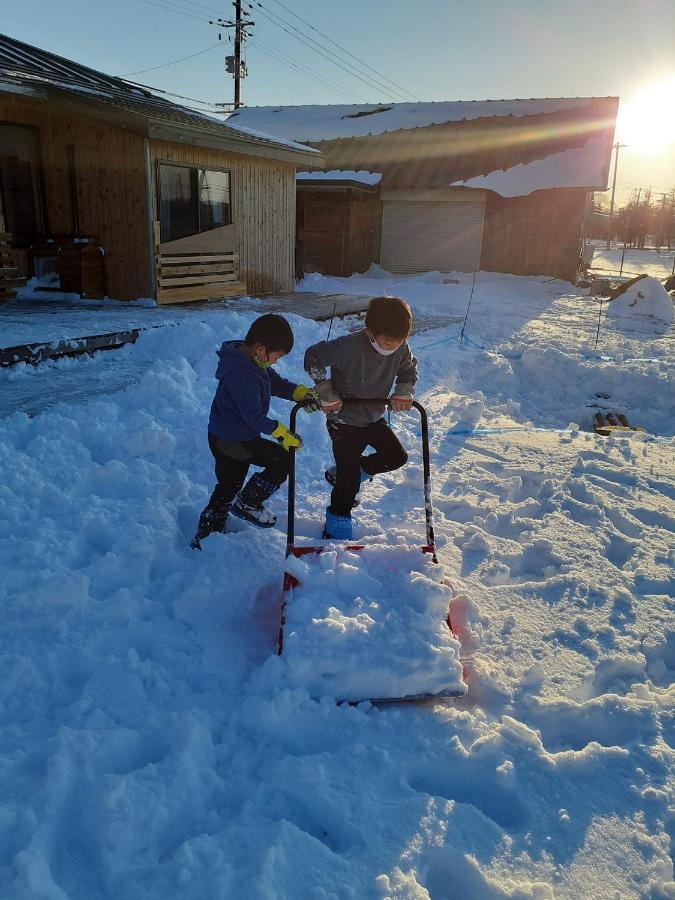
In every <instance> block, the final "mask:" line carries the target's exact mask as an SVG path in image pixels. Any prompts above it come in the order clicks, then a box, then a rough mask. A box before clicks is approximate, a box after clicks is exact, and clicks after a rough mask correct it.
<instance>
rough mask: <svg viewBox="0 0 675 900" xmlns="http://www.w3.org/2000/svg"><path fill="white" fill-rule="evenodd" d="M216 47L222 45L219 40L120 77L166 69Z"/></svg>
mask: <svg viewBox="0 0 675 900" xmlns="http://www.w3.org/2000/svg"><path fill="white" fill-rule="evenodd" d="M216 47H222V44H221V42H220V41H218V43H216V44H211V45H210V46H208V47H204V49H203V50H197V52H196V53H191V54H190V55H189V56H181V57H180V59H172V60H171V62H165V63H162V64H161V65H159V66H149V67H148V68H147V69H137V70H136V71H135V72H127V74H126V75H122V76H121V77H122V78H126V77H127V76H128V75H142V74H143V72H154V71H155V70H156V69H166V68H167V66H175V65H176V63H180V62H184V61H185V60H186V59H194V58H195V56H201V54H202V53H207V52H208V51H209V50H214V49H215V48H216Z"/></svg>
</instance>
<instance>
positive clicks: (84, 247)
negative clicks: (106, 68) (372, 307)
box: [0, 35, 322, 302]
mask: <svg viewBox="0 0 675 900" xmlns="http://www.w3.org/2000/svg"><path fill="white" fill-rule="evenodd" d="M321 165H322V163H321V154H320V153H319V152H318V151H316V150H314V149H311V148H309V147H304V146H301V145H299V144H296V143H294V142H292V141H288V140H285V139H282V138H279V139H277V138H274V137H271V136H269V135H266V134H258V133H251V132H250V131H248V130H247V129H246V128H243V127H242V128H239V127H234V126H233V125H232V124H227V123H224V122H222V121H219V120H218V119H216V118H215V117H212V116H209V115H207V114H205V113H204V114H202V113H200V112H195V111H194V110H192V109H188V108H186V107H183V106H180V105H177V104H175V103H172V102H170V101H169V100H167V99H164V98H163V97H158V96H156V95H155V94H153V93H152V92H151V91H150V90H148V89H146V88H144V87H142V86H139V85H135V84H132V83H130V82H127V81H124V80H122V79H119V78H113V77H110V76H108V75H105V74H103V73H101V72H97V71H95V70H92V69H89V68H87V67H86V66H81V65H79V64H77V63H74V62H72V61H70V60H67V59H63V58H61V57H59V56H56V55H55V54H52V53H47V52H46V51H43V50H40V49H38V48H36V47H32V46H30V45H27V44H23V43H21V42H20V41H16V40H14V39H12V38H9V37H6V36H3V35H0V205H1V206H2V207H3V208H4V214H5V220H6V222H5V227H6V229H7V230H8V231H9V232H10V233H11V237H12V247H13V252H14V254H15V257H16V258H17V260H18V261H19V264H20V266H21V267H22V268H23V270H24V274H26V275H28V276H31V275H34V274H36V275H40V274H45V272H47V270H48V269H49V267H50V266H51V267H52V269H53V270H54V271H53V273H52V274H53V275H54V279H53V281H52V283H53V284H55V285H57V286H58V284H59V280H58V279H59V278H60V279H61V287H62V288H64V289H68V290H76V291H77V292H79V293H85V294H89V295H93V296H97V295H98V296H100V295H102V294H103V293H105V294H107V295H108V296H110V297H114V298H117V299H135V298H141V297H155V298H156V299H157V300H158V301H159V302H182V301H185V300H199V299H209V298H218V297H224V296H229V295H233V294H237V293H243V292H245V291H246V290H248V291H252V292H256V293H258V292H264V291H273V290H289V289H291V288H292V285H293V278H294V244H295V173H296V171H297V169H298V168H305V167H307V166H318V167H321ZM66 278H67V279H68V284H67V285H66V284H65V281H66ZM78 288H79V290H78Z"/></svg>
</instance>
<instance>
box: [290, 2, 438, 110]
mask: <svg viewBox="0 0 675 900" xmlns="http://www.w3.org/2000/svg"><path fill="white" fill-rule="evenodd" d="M273 2H274V3H276V4H277V6H281V7H282V8H283V9H285V10H286V11H287V12H289V13H291V15H293V16H295V18H296V19H299V20H300V21H301V22H303V23H304V24H305V25H307V27H308V28H311V29H312V31H316V33H317V34H320V35H321V37H323V38H325V39H326V40H327V41H330V43H331V44H333V45H334V46H336V47H337V48H338V49H339V50H341V51H342V52H343V53H346V54H347V56H351V58H352V59H354V60H356V62H358V63H360V64H361V65H362V66H364V68H366V69H369V70H370V71H371V72H373V73H374V74H375V75H379V76H380V77H381V78H384V80H385V81H388V82H390V83H391V84H393V85H394V86H395V87H397V88H399V89H400V90H401V91H403V93H405V94H408V96H410V97H412V99H413V100H416V101H419V99H420V98H419V97H417V96H416V95H415V94H413V93H411V92H410V91H409V90H408V89H407V88H404V87H403V86H402V85H400V84H398V82H396V81H394V79H393V78H389V76H388V75H385V74H384V72H379V71H378V70H377V69H374V68H373V67H372V66H369V65H368V63H367V62H365V61H364V60H362V59H360V57H358V56H355V54H353V53H351V52H350V51H349V50H347V48H346V47H343V46H342V44H338V42H337V41H336V40H334V39H333V38H332V37H330V36H329V35H327V34H325V33H324V32H323V31H321V30H320V29H319V28H317V27H316V26H314V25H312V24H311V22H308V21H307V20H306V19H303V18H302V16H299V15H298V14H297V13H296V12H294V11H293V10H292V9H290V7H288V6H286V4H285V3H282V2H281V0H273Z"/></svg>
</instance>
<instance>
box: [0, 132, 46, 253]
mask: <svg viewBox="0 0 675 900" xmlns="http://www.w3.org/2000/svg"><path fill="white" fill-rule="evenodd" d="M38 158H39V151H38V135H37V130H36V129H34V128H29V127H28V126H26V125H10V124H5V123H2V122H0V199H1V200H2V208H3V210H4V213H5V228H6V229H7V231H9V232H10V234H11V235H12V242H13V243H15V244H24V245H25V244H31V243H32V242H33V241H34V240H35V238H36V237H37V236H38V235H41V234H43V233H44V223H43V220H42V203H41V195H40V180H39V171H38Z"/></svg>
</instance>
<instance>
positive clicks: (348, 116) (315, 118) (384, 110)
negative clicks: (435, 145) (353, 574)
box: [228, 97, 594, 141]
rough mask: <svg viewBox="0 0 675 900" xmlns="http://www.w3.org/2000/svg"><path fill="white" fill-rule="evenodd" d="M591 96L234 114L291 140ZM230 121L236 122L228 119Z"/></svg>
mask: <svg viewBox="0 0 675 900" xmlns="http://www.w3.org/2000/svg"><path fill="white" fill-rule="evenodd" d="M593 99H594V98H592V97H574V98H567V99H566V98H559V99H551V98H545V99H539V100H537V99H532V100H454V101H442V102H434V103H379V104H378V103H366V104H331V105H323V106H320V105H314V106H252V107H247V108H246V109H240V110H238V111H237V112H236V113H233V114H232V115H231V116H230V118H229V119H228V122H231V121H232V120H233V119H236V120H237V126H236V127H239V125H238V123H239V122H241V124H242V125H245V126H246V127H247V128H248V127H250V128H260V129H261V130H262V131H268V132H270V133H271V134H276V135H280V136H281V137H286V138H290V139H291V140H295V141H328V140H334V139H336V138H345V137H363V136H365V135H368V134H383V133H384V132H386V131H399V130H401V129H406V128H420V127H423V126H427V125H443V124H445V123H446V122H460V121H462V120H464V119H480V118H484V117H492V116H534V115H540V114H542V113H552V112H560V111H561V110H567V109H576V108H582V107H588V106H590V105H591V103H592V102H593ZM232 124H234V122H232Z"/></svg>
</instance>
